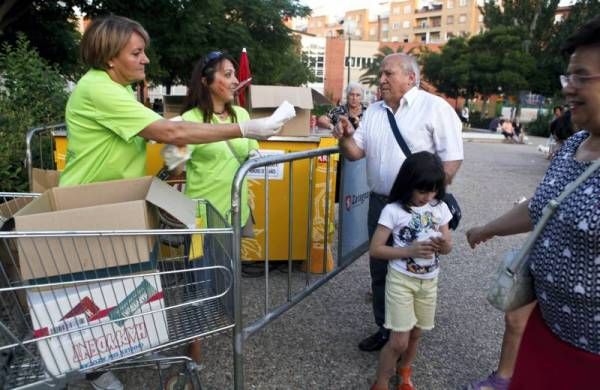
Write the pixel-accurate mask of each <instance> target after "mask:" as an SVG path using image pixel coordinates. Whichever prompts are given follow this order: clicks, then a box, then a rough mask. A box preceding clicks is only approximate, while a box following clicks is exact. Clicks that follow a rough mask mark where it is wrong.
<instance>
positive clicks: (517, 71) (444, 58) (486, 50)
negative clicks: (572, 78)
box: [422, 27, 535, 98]
mask: <svg viewBox="0 0 600 390" xmlns="http://www.w3.org/2000/svg"><path fill="white" fill-rule="evenodd" d="M522 36H523V30H522V29H519V28H516V27H496V28H493V29H492V30H490V31H486V32H484V33H482V34H479V35H475V36H473V37H471V38H469V39H468V40H465V39H464V38H455V39H451V40H450V41H448V43H447V44H446V45H445V46H444V47H443V48H442V50H441V52H440V53H433V52H430V53H428V54H426V55H424V56H423V60H422V63H423V73H424V76H425V78H426V79H427V80H428V81H429V82H431V83H432V84H433V85H434V86H435V87H436V88H437V89H438V90H439V91H441V92H443V93H445V94H446V95H448V96H450V97H458V96H463V97H466V98H470V97H472V96H473V95H474V94H475V93H479V94H481V95H483V96H489V95H492V94H494V93H497V92H498V88H501V91H502V92H504V93H507V94H510V95H514V94H517V93H518V91H520V90H524V89H525V90H526V89H527V88H528V87H529V82H528V80H529V78H530V77H531V76H532V74H533V73H534V70H535V59H534V58H533V56H531V55H530V54H528V53H527V52H526V51H525V50H524V48H523V45H522Z"/></svg>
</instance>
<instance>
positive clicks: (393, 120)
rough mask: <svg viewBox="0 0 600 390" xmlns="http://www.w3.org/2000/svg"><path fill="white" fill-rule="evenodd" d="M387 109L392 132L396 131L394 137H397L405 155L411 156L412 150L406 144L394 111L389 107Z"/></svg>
mask: <svg viewBox="0 0 600 390" xmlns="http://www.w3.org/2000/svg"><path fill="white" fill-rule="evenodd" d="M385 111H386V112H387V116H388V120H389V121H390V127H391V128H392V133H394V137H396V142H398V145H400V149H402V152H403V153H404V155H405V156H406V157H408V156H410V155H411V154H412V152H411V151H410V148H409V147H408V145H407V144H406V141H404V138H402V134H400V129H398V124H397V123H396V118H395V117H394V114H392V111H391V110H388V109H387V108H386V109H385Z"/></svg>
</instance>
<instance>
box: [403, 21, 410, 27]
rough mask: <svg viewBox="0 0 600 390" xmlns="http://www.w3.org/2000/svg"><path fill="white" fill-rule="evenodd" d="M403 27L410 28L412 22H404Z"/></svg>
mask: <svg viewBox="0 0 600 390" xmlns="http://www.w3.org/2000/svg"><path fill="white" fill-rule="evenodd" d="M402 27H404V28H410V21H408V20H405V21H404V22H402Z"/></svg>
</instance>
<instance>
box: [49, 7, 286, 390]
mask: <svg viewBox="0 0 600 390" xmlns="http://www.w3.org/2000/svg"><path fill="white" fill-rule="evenodd" d="M149 42H150V38H149V36H148V33H147V32H146V30H145V29H144V28H143V27H142V26H141V25H140V24H139V23H137V22H135V21H133V20H130V19H127V18H124V17H121V16H114V15H111V16H108V17H105V18H100V19H95V20H93V21H92V23H91V24H90V25H89V26H88V27H87V29H86V31H85V33H84V34H83V38H82V40H81V57H82V59H83V62H84V63H85V64H86V65H87V66H88V67H89V68H90V70H89V71H88V72H87V73H86V74H85V75H84V76H83V77H82V78H81V79H80V80H79V81H78V83H77V86H76V87H75V89H74V90H73V93H72V94H71V96H70V97H69V101H68V102H67V107H66V110H65V119H66V124H67V137H68V146H67V157H66V166H65V169H64V171H63V172H62V174H61V177H60V185H61V186H68V185H76V184H85V183H93V182H99V181H108V180H117V179H125V178H133V177H140V176H144V175H146V141H148V140H154V141H157V142H161V143H167V144H174V145H178V146H183V145H187V144H202V143H206V142H214V141H223V140H229V139H239V138H240V137H245V138H266V137H269V136H271V135H275V134H277V133H278V130H279V129H280V128H281V126H283V123H284V122H285V121H278V120H276V119H273V118H263V119H255V120H248V119H249V118H248V117H247V116H246V117H244V119H243V120H238V121H235V122H234V121H231V123H229V124H227V123H226V122H223V123H224V124H212V123H204V122H202V121H193V122H190V121H180V122H173V121H169V120H166V119H163V118H162V117H161V116H160V115H158V114H156V113H155V112H153V111H152V110H151V109H150V108H148V107H146V106H144V105H143V104H142V103H141V102H138V101H137V100H136V97H135V93H134V91H133V88H132V85H133V84H134V83H136V82H139V81H142V80H144V79H145V78H146V73H145V66H146V65H147V64H148V63H149V59H148V57H147V56H146V52H145V49H146V46H147V45H148V44H149ZM244 142H251V141H248V140H245V141H244ZM89 379H90V380H92V382H91V385H92V386H93V387H94V388H96V389H109V390H122V389H123V385H122V384H121V382H120V381H119V380H118V379H117V378H116V377H115V376H114V375H113V374H112V373H111V372H110V371H109V372H105V373H94V374H93V375H91V376H90V377H89Z"/></svg>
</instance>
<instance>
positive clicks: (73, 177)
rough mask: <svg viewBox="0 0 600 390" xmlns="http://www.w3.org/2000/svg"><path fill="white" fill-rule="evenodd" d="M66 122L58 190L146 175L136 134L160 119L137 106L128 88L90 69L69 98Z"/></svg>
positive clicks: (140, 140)
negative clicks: (63, 166)
mask: <svg viewBox="0 0 600 390" xmlns="http://www.w3.org/2000/svg"><path fill="white" fill-rule="evenodd" d="M65 117H66V122H67V138H68V141H69V143H68V145H67V156H66V165H65V170H64V171H63V172H62V174H61V176H60V185H61V186H68V185H75V184H84V183H93V182H98V181H107V180H117V179H126V178H132V177H140V176H144V175H145V174H146V140H145V139H143V138H142V137H139V136H138V135H137V134H138V133H139V132H140V131H142V130H143V129H144V128H145V127H147V126H148V125H150V124H151V123H152V122H155V121H157V120H159V119H162V117H161V116H160V115H158V114H157V113H155V112H154V111H152V110H150V109H149V108H147V107H145V106H144V105H143V104H141V103H140V102H138V101H137V100H136V99H135V94H134V92H133V89H132V88H131V87H130V86H123V85H121V84H119V83H116V82H114V81H112V79H111V78H110V77H109V75H108V73H106V72H105V71H103V70H95V69H92V70H90V71H88V72H87V73H86V74H85V75H84V76H83V77H82V78H81V79H80V80H79V82H78V83H77V86H76V87H75V89H74V90H73V93H72V94H71V96H70V97H69V101H68V102H67V108H66V112H65Z"/></svg>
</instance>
